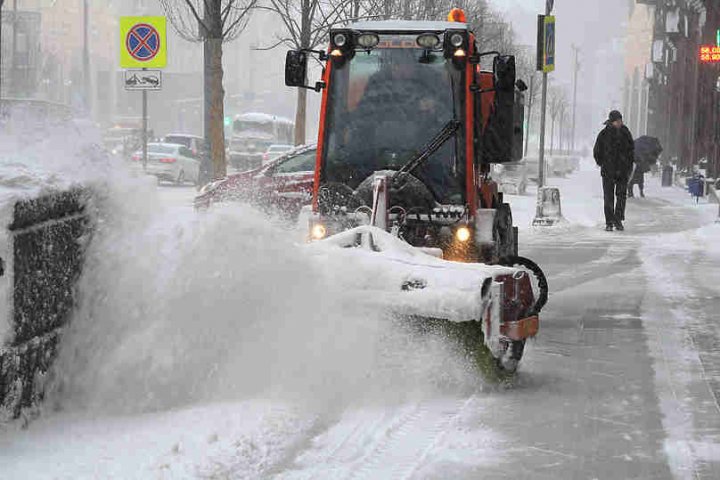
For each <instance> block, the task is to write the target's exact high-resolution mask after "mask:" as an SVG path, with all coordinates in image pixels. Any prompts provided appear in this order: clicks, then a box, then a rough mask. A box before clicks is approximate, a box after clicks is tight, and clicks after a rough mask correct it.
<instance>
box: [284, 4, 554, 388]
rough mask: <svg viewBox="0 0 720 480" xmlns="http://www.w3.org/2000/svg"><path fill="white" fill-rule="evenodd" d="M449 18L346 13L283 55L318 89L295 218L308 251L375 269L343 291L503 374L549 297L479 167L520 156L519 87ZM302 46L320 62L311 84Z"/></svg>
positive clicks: (289, 80) (504, 61)
mask: <svg viewBox="0 0 720 480" xmlns="http://www.w3.org/2000/svg"><path fill="white" fill-rule="evenodd" d="M450 17H451V19H452V20H453V21H448V22H405V21H378V22H363V23H357V24H353V25H350V26H349V27H347V28H342V29H333V30H331V31H330V45H329V48H328V50H327V51H308V50H303V51H290V52H288V54H287V63H286V75H285V81H286V84H287V85H289V86H295V87H300V88H311V89H315V90H320V91H322V104H321V112H320V125H319V137H318V147H317V158H316V165H315V178H314V188H313V202H312V206H311V207H309V212H307V213H308V216H306V217H305V218H308V219H309V220H308V221H309V239H310V240H311V241H312V242H313V246H312V247H313V248H318V249H320V250H321V251H323V252H335V253H334V254H336V255H345V256H347V261H346V262H345V263H343V264H344V265H347V268H348V269H351V268H362V269H363V270H368V269H369V268H372V269H375V270H374V271H373V274H374V275H373V276H372V278H375V279H377V281H376V282H375V283H373V285H348V288H356V289H361V290H372V291H373V293H374V294H373V295H372V298H376V299H385V300H387V307H388V309H390V310H393V311H396V313H397V314H398V315H402V316H407V317H408V318H412V319H414V320H420V322H419V323H420V324H423V325H444V327H443V328H444V329H446V330H447V331H448V332H450V331H452V332H457V333H458V334H459V335H460V338H461V339H462V343H463V344H464V345H465V346H467V347H468V349H469V350H470V352H471V353H472V354H473V355H474V356H476V358H477V359H478V360H479V363H480V364H481V365H482V366H483V367H484V369H485V371H486V372H487V371H488V370H492V371H493V372H494V373H500V374H502V375H505V374H507V373H512V372H514V371H515V369H516V368H517V364H518V362H519V361H520V358H521V357H522V353H523V349H524V345H525V341H526V339H527V338H530V337H533V336H535V335H536V334H537V332H538V328H539V314H540V310H541V309H542V307H543V305H544V304H545V302H546V300H547V282H546V280H545V277H544V275H543V272H542V270H541V269H540V268H539V267H538V266H537V265H536V264H535V263H534V262H532V261H531V260H529V259H526V258H522V257H519V256H518V240H517V228H516V227H514V226H513V221H512V212H511V209H510V205H509V204H507V203H505V202H504V201H503V195H502V193H500V192H499V191H498V186H497V184H496V183H495V182H494V181H493V180H492V178H491V177H490V170H491V169H490V166H491V164H492V163H503V162H510V161H516V160H518V159H519V157H518V155H519V152H520V151H521V148H520V147H521V145H522V121H523V118H522V112H523V108H522V102H523V91H524V89H525V85H524V83H522V81H516V78H515V59H514V57H512V56H506V55H500V54H499V53H497V52H481V51H479V50H478V45H477V43H476V39H475V36H474V35H473V33H472V32H471V31H470V30H469V28H468V26H467V24H466V23H463V22H459V21H457V20H462V19H463V18H464V13H462V12H461V11H460V12H459V13H458V12H457V11H455V12H454V14H453V15H451V16H450ZM312 54H314V55H316V56H318V57H319V59H320V61H322V62H324V69H323V77H322V80H321V81H319V82H317V83H316V84H315V85H314V86H312V87H311V86H308V85H305V74H306V72H307V61H308V57H309V56H310V55H312ZM484 64H487V66H488V67H491V70H487V71H485V70H483V69H482V68H481V65H484ZM340 247H341V248H340ZM356 261H357V262H362V264H361V265H360V264H358V265H357V267H353V265H352V263H353V262H356ZM350 283H352V282H350ZM485 367H486V368H485Z"/></svg>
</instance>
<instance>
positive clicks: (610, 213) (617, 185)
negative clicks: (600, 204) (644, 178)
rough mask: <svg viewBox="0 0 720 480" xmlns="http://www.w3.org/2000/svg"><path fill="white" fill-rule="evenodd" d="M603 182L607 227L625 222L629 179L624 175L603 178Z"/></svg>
mask: <svg viewBox="0 0 720 480" xmlns="http://www.w3.org/2000/svg"><path fill="white" fill-rule="evenodd" d="M602 182H603V193H604V194H605V225H615V224H616V223H617V222H622V221H624V220H625V201H626V200H627V192H628V190H627V188H628V179H627V177H625V176H622V175H621V176H603V177H602ZM616 197H617V202H616V200H615V199H616Z"/></svg>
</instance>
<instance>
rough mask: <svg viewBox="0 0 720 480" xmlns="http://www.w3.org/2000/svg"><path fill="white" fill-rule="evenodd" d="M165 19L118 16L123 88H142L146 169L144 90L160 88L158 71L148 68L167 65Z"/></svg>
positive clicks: (145, 164) (146, 115) (145, 97)
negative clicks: (123, 77) (123, 70)
mask: <svg viewBox="0 0 720 480" xmlns="http://www.w3.org/2000/svg"><path fill="white" fill-rule="evenodd" d="M166 31H167V22H166V20H165V17H120V68H126V69H140V70H127V71H126V72H125V89H126V90H141V91H142V129H143V160H142V161H143V169H146V168H147V159H148V156H147V144H148V128H147V127H148V118H147V117H148V114H147V92H148V90H160V89H161V87H162V73H161V72H160V70H148V69H149V68H153V69H158V68H164V67H165V65H166V64H167V46H166V44H167V35H166Z"/></svg>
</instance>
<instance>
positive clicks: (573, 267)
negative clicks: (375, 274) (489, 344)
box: [0, 163, 720, 479]
mask: <svg viewBox="0 0 720 480" xmlns="http://www.w3.org/2000/svg"><path fill="white" fill-rule="evenodd" d="M647 183H648V186H647V188H646V192H647V195H648V197H647V198H645V199H631V200H630V201H629V204H628V212H627V222H626V226H627V230H626V231H625V232H614V233H607V232H604V231H603V230H602V228H603V223H604V222H603V221H602V218H601V214H602V206H601V202H602V200H601V189H600V181H599V176H598V173H597V171H596V170H595V169H594V167H593V166H592V164H591V163H585V164H583V168H582V169H581V171H580V172H578V173H576V174H574V175H573V176H572V177H570V178H567V179H551V184H556V185H559V186H560V187H561V189H562V190H561V191H562V198H563V208H564V213H565V215H566V217H567V219H568V221H569V223H568V225H566V226H563V227H558V228H555V229H549V230H548V229H546V230H537V231H535V230H533V229H532V228H530V227H529V226H528V225H529V222H530V220H531V218H532V215H533V213H534V197H533V196H532V195H528V196H525V197H515V196H513V197H509V199H510V201H511V203H512V205H513V213H514V216H515V220H516V223H518V224H519V225H520V226H521V235H522V237H521V243H520V244H521V253H522V254H523V255H525V256H528V257H530V258H533V259H535V260H536V261H537V262H538V263H539V264H540V265H542V267H543V268H544V269H545V270H546V272H547V273H548V277H549V282H550V289H551V296H550V301H549V303H548V305H547V307H546V308H545V310H544V311H543V314H542V320H541V331H540V335H539V337H538V338H537V340H535V341H533V342H532V343H530V345H529V346H528V348H527V349H526V353H525V356H524V358H523V360H522V363H521V367H520V372H519V374H518V376H517V379H516V381H515V384H514V385H513V386H512V387H511V388H507V389H497V388H493V387H491V386H488V385H483V384H482V383H481V382H479V381H478V380H477V378H476V377H475V376H474V375H472V373H471V372H468V371H467V369H466V368H465V366H464V365H463V364H462V362H460V361H459V360H458V359H457V358H455V357H454V356H453V353H452V352H449V351H447V349H446V348H445V347H444V346H443V345H442V344H441V343H438V342H434V341H432V340H431V339H430V340H418V339H408V338H406V337H404V336H402V335H401V334H400V333H398V332H394V331H392V329H391V328H389V327H387V325H385V324H384V323H383V321H382V319H381V318H378V317H379V316H378V314H377V312H357V311H354V310H353V309H352V305H348V304H347V303H346V302H343V301H342V300H343V292H337V291H334V290H333V286H332V283H331V282H330V283H323V282H322V281H320V280H317V279H316V277H318V276H319V273H318V272H316V271H315V270H314V269H313V267H312V265H309V264H307V263H305V260H304V259H303V258H302V253H300V252H301V250H297V251H296V250H293V248H294V247H292V246H290V243H285V242H286V239H283V237H284V236H286V235H284V234H280V233H278V232H277V230H276V229H275V228H274V227H272V226H269V225H264V224H263V223H262V220H261V219H259V218H257V216H256V215H255V214H253V213H252V212H250V211H248V210H243V211H242V212H241V213H239V214H238V213H236V212H232V211H229V210H223V211H221V212H219V213H217V214H212V215H210V216H208V217H207V218H203V219H197V218H196V216H195V215H194V213H193V212H192V210H191V207H190V202H191V199H192V195H193V190H192V189H191V188H177V187H161V188H160V189H159V193H158V194H155V193H154V192H146V194H145V195H144V196H140V197H139V198H134V199H132V200H128V204H126V205H123V204H122V202H120V203H118V205H117V208H118V209H119V210H120V213H119V214H118V216H119V218H120V219H121V220H119V221H118V222H116V223H117V225H114V226H113V225H109V226H106V228H109V229H110V233H109V234H108V235H107V237H106V239H105V243H103V244H101V245H100V246H98V248H99V250H98V252H96V254H95V256H94V257H93V258H92V260H93V263H92V268H93V269H95V270H94V273H93V274H92V275H90V276H89V277H88V278H87V279H85V283H84V284H83V285H82V291H83V293H84V296H85V303H84V304H83V305H84V306H83V308H81V311H80V312H79V314H78V318H77V319H76V323H75V324H76V325H82V324H83V322H84V321H88V319H89V318H90V317H92V318H93V319H95V320H94V323H92V325H93V326H94V328H92V329H90V333H87V332H77V331H75V332H70V333H69V334H68V336H67V337H66V340H65V341H66V344H65V351H64V355H63V359H62V362H61V366H62V367H61V375H60V377H61V378H63V379H64V383H63V382H59V384H60V385H62V387H63V388H58V389H57V390H56V391H55V392H54V393H53V394H52V395H51V400H50V401H49V402H48V405H47V406H46V409H45V410H44V412H43V414H42V416H41V417H40V418H39V419H37V420H34V421H32V422H30V424H29V425H28V427H27V428H26V429H21V428H20V425H10V426H7V427H5V429H4V430H0V478H3V479H5V478H8V479H27V478H73V479H74V478H123V479H125V478H282V479H305V478H332V479H335V478H347V479H350V478H353V479H354V478H358V479H359V478H367V479H383V478H388V479H396V478H472V479H477V478H488V479H498V478H499V479H502V478H507V479H518V478H523V479H524V478H527V479H557V478H589V479H592V478H603V479H605V478H608V479H616V478H652V479H656V478H660V479H662V478H693V479H696V478H700V479H705V478H707V479H715V478H720V408H719V407H718V396H720V324H719V323H718V320H719V318H718V317H719V315H718V313H719V312H720V242H718V239H719V238H720V225H719V224H714V223H713V222H714V220H715V217H716V216H717V206H713V205H699V206H695V205H694V204H692V203H691V201H690V199H689V197H687V195H686V194H685V193H684V192H682V191H681V190H679V189H675V188H673V189H661V188H660V187H659V185H658V182H657V179H653V178H650V179H649V180H648V182H647ZM117 193H122V191H121V192H116V194H117ZM125 193H126V194H127V195H128V196H130V192H129V191H128V192H125ZM132 197H136V195H132ZM137 212H149V213H146V214H143V215H139V216H140V217H141V218H140V219H137V218H136V216H138V213H137ZM131 213H134V215H130V214H131ZM237 221H241V222H239V223H241V225H239V226H237V225H236V224H235V223H233V222H237ZM111 223H112V222H111ZM113 228H115V229H116V230H114V231H113ZM121 231H122V232H124V233H122V234H121V233H119V232H121ZM113 232H114V233H113ZM132 232H136V233H132ZM253 238H254V240H253ZM258 238H260V239H261V240H258ZM111 254H112V255H111ZM139 258H141V260H139ZM108 277H112V282H110V281H109V280H108ZM103 295H104V296H103ZM320 299H322V301H320ZM318 310H320V311H318ZM80 346H85V347H87V349H88V351H89V352H90V353H85V354H83V355H79V356H78V355H73V354H71V352H72V351H73V350H74V349H77V348H79V347H80Z"/></svg>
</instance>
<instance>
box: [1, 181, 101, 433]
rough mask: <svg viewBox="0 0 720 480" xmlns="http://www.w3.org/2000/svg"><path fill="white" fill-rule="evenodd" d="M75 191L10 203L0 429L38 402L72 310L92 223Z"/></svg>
mask: <svg viewBox="0 0 720 480" xmlns="http://www.w3.org/2000/svg"><path fill="white" fill-rule="evenodd" d="M88 201H89V194H88V192H87V191H85V190H82V189H74V190H68V191H63V192H56V193H49V194H45V195H43V196H40V197H37V198H32V199H26V200H21V201H17V202H16V203H14V205H13V206H12V220H11V223H10V224H9V225H4V226H3V229H5V230H6V231H5V232H4V235H3V237H4V239H5V241H6V242H7V244H6V245H3V246H2V247H3V248H0V252H5V255H7V257H5V258H3V264H4V266H5V268H4V272H3V275H2V276H0V289H2V291H3V292H4V293H3V296H4V297H5V299H6V300H9V302H7V304H6V305H3V309H4V312H3V313H4V316H5V317H6V322H7V325H6V328H5V333H4V336H3V338H0V341H1V343H0V421H3V420H8V419H13V418H17V417H19V416H20V415H21V413H22V411H23V410H24V409H28V408H32V407H34V406H35V405H37V403H38V402H39V401H41V400H42V398H43V393H44V383H45V379H46V377H47V373H48V371H49V369H50V366H51V363H52V361H53V359H54V358H55V354H56V351H57V346H58V342H59V338H60V335H61V333H62V330H63V327H64V325H65V324H66V323H67V322H68V320H69V318H70V314H71V312H72V309H73V306H74V299H75V283H76V281H77V279H78V277H79V276H80V273H81V271H82V266H83V256H84V251H85V247H86V245H87V243H88V242H89V240H90V233H91V230H92V222H91V216H90V208H89V206H88V205H89V203H88Z"/></svg>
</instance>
